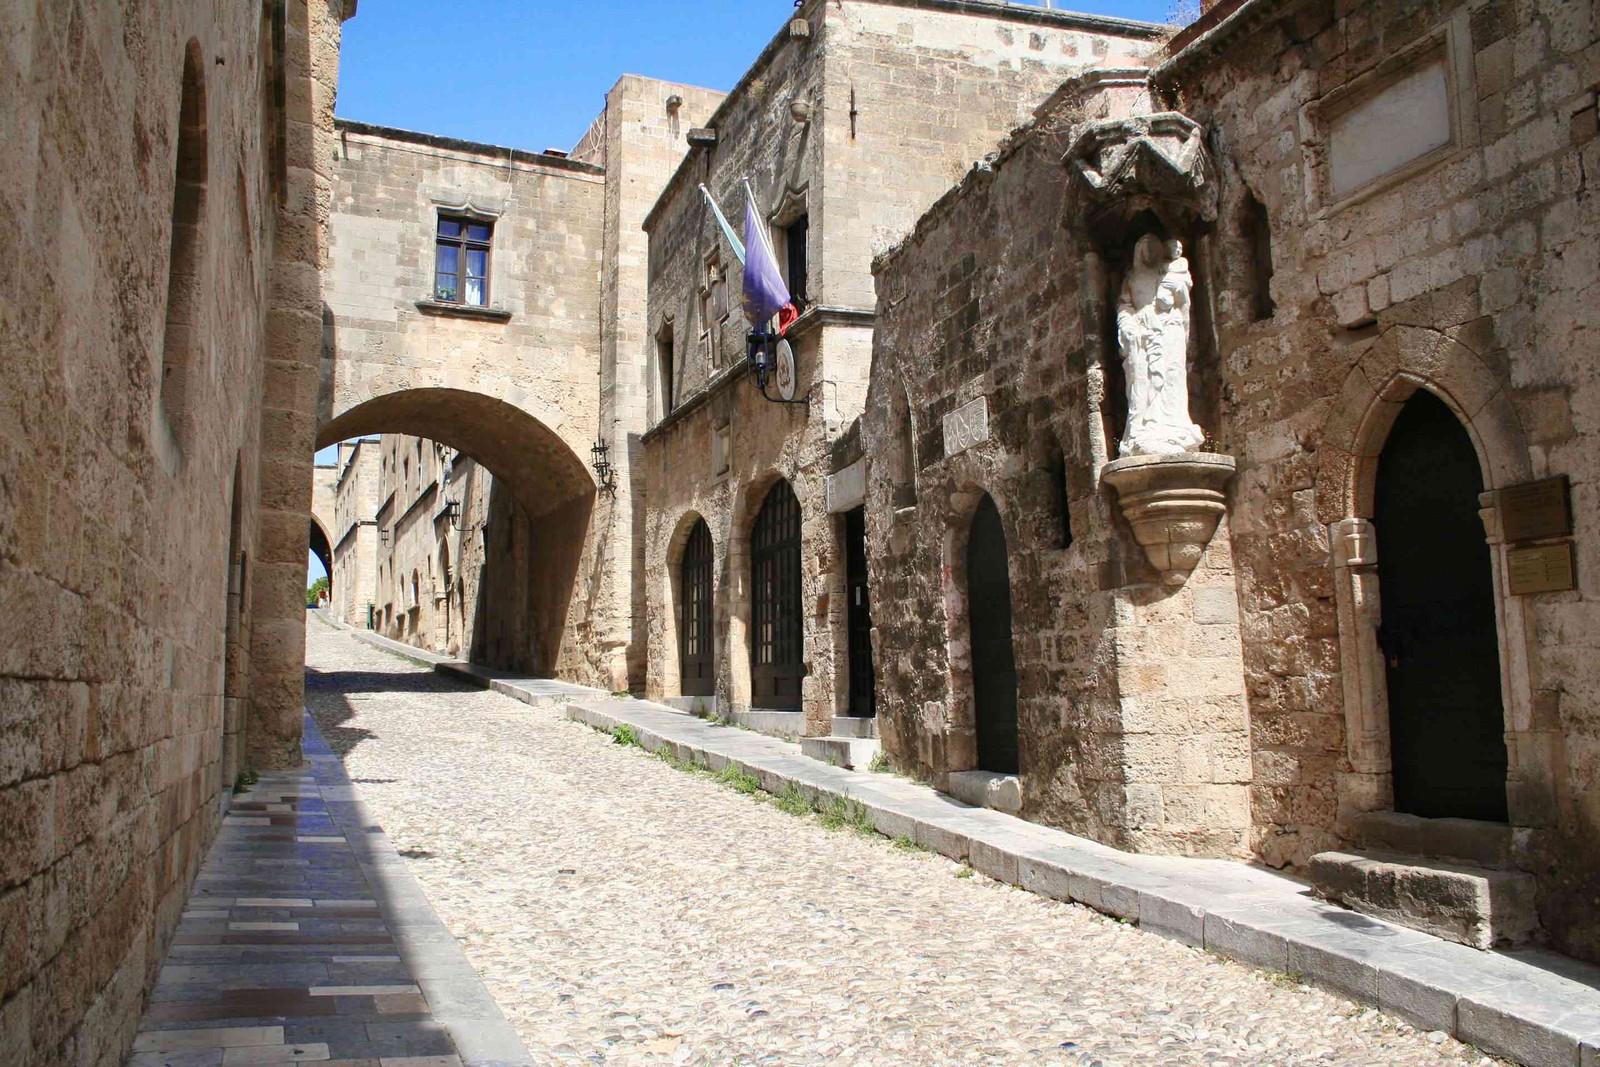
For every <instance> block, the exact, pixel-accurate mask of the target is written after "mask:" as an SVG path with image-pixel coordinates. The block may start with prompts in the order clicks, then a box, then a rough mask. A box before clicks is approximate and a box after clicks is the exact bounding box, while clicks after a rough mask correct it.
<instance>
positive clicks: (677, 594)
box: [659, 508, 727, 703]
mask: <svg viewBox="0 0 1600 1067" xmlns="http://www.w3.org/2000/svg"><path fill="white" fill-rule="evenodd" d="M702 522H704V523H705V524H706V529H707V530H708V531H710V532H711V599H710V602H709V603H707V605H706V609H707V610H708V611H709V612H710V613H711V626H710V630H711V662H712V664H713V666H714V667H716V668H717V670H716V673H715V674H714V675H713V677H712V681H713V686H714V688H715V689H718V690H720V689H721V687H722V678H721V673H722V672H721V669H720V665H721V663H722V662H723V655H722V652H723V648H724V645H723V643H722V630H723V628H722V626H721V625H720V624H719V622H720V619H721V617H722V615H721V609H722V603H721V600H722V598H721V596H720V594H721V593H722V591H723V588H722V587H723V583H722V581H721V580H720V578H721V575H722V573H723V571H722V568H723V566H724V565H725V564H726V563H727V552H726V546H724V545H720V544H718V543H717V535H716V532H715V531H714V530H712V528H711V523H710V522H709V521H708V520H707V519H706V518H705V516H704V515H702V514H701V513H700V511H699V510H698V509H696V508H687V509H685V510H684V512H683V514H681V515H679V516H678V521H677V523H676V525H674V526H673V528H672V536H670V537H669V538H667V549H666V552H665V558H666V575H665V577H666V582H665V588H664V589H663V590H662V592H663V594H664V596H665V598H666V605H665V606H666V610H665V611H664V612H663V613H662V619H661V626H662V631H661V635H660V639H659V641H660V648H661V651H662V654H661V656H660V657H659V662H660V664H661V692H662V694H663V695H664V696H668V697H681V696H683V695H684V693H683V665H682V651H683V650H682V645H681V642H682V633H681V629H680V626H679V613H680V612H681V611H682V609H683V597H684V595H685V594H684V589H683V556H684V553H685V552H686V551H687V550H688V547H689V535H690V534H692V533H693V532H694V528H695V526H696V525H698V524H699V523H702ZM698 699H703V700H709V701H712V702H713V703H714V702H715V700H716V695H715V693H713V694H712V695H711V696H709V697H701V698H698Z"/></svg>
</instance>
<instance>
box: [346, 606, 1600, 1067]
mask: <svg viewBox="0 0 1600 1067" xmlns="http://www.w3.org/2000/svg"><path fill="white" fill-rule="evenodd" d="M352 632H354V633H355V634H357V635H358V636H360V637H362V638H363V639H365V640H368V641H370V642H371V643H372V644H374V645H377V646H378V647H380V648H391V650H392V651H396V652H397V653H399V654H400V655H405V656H408V657H409V658H413V659H417V660H418V661H420V662H431V663H433V664H434V666H435V669H436V670H438V671H440V672H442V673H448V674H451V675H453V676H456V677H461V678H463V679H464V680H468V681H472V682H474V683H476V684H479V685H483V686H484V687H486V688H492V689H495V690H497V691H499V692H502V693H505V694H506V695H508V696H511V697H513V698H514V699H517V700H521V701H523V702H524V703H529V704H535V703H537V704H546V703H549V704H555V703H564V704H565V705H566V714H567V717H568V718H571V719H574V720H576V721H579V722H583V723H586V724H588V725H590V726H594V727H599V728H601V729H607V730H610V729H615V728H616V727H617V726H620V725H622V724H624V723H626V724H627V725H629V726H632V727H633V729H634V732H635V734H636V735H637V736H638V738H639V742H640V744H641V745H642V746H643V747H644V748H645V749H646V750H648V751H651V752H654V751H657V750H658V749H662V748H665V749H667V750H669V751H670V752H671V753H672V755H673V756H675V757H676V758H678V759H681V760H685V761H687V760H693V759H698V760H703V761H704V762H705V763H706V764H707V765H709V766H710V767H711V769H712V770H720V769H722V768H723V767H724V766H726V765H728V764H730V763H731V764H733V765H734V766H736V767H737V768H738V769H739V770H740V771H741V772H742V773H744V774H748V775H751V776H753V777H755V778H756V779H757V780H758V781H759V782H760V783H761V788H762V789H763V790H766V791H767V792H770V793H781V792H782V791H783V790H784V789H785V787H786V786H789V785H791V784H792V785H794V786H795V787H796V788H798V789H799V790H800V791H801V792H802V793H803V794H804V795H805V796H806V797H807V798H808V799H810V800H811V801H812V802H813V803H819V804H824V803H826V802H827V801H828V800H830V799H834V798H851V799H854V800H856V801H859V802H860V803H861V804H862V805H864V806H865V807H866V809H867V812H868V814H869V815H870V817H871V819H872V822H873V824H874V825H875V826H876V827H877V828H878V831H879V832H880V833H883V834H885V835H887V836H890V837H899V836H901V835H904V836H907V837H910V838H911V839H913V840H914V841H916V842H917V843H918V844H920V845H922V846H924V847H926V848H929V849H932V850H933V851H935V852H939V853H941V854H943V855H945V856H948V857H950V858H951V859H955V860H958V861H962V862H965V863H968V864H970V865H971V866H972V867H973V869H975V870H977V871H979V872H981V873H983V874H985V875H988V876H989V877H991V878H994V879H996V880H998V881H1002V882H1006V883H1008V884H1010V885H1015V886H1018V887H1019V888H1022V889H1026V890H1028V891H1029V892H1033V893H1037V894H1039V895H1040V896H1044V897H1049V898H1051V899H1053V900H1061V901H1071V902H1076V903H1080V904H1083V905H1086V906H1088V907H1091V908H1094V909H1095V910H1096V911H1100V912H1104V913H1106V914H1108V915H1112V916H1114V917H1116V918H1119V919H1123V920H1126V921H1128V922H1131V923H1136V924H1138V925H1139V926H1140V927H1142V928H1143V929H1145V930H1148V931H1150V932H1152V933H1156V934H1160V935H1161V936H1163V937H1169V938H1172V939H1173V940H1176V941H1181V942H1183V943H1185V944H1188V945H1193V946H1196V947H1200V948H1205V949H1207V950H1209V951H1212V952H1216V953H1217V954H1219V955H1223V956H1228V957H1230V958H1232V959H1236V960H1240V961H1242V962H1245V963H1250V964H1254V965H1255V966H1258V967H1263V968H1266V969H1268V970H1272V971H1277V972H1281V973H1289V974H1296V975H1298V976H1300V977H1301V978H1302V979H1303V980H1305V981H1308V982H1312V983H1315V984H1317V985H1320V986H1323V987H1324V988H1327V989H1331V990H1333V991H1335V992H1337V993H1341V994H1343V995H1345V996H1347V997H1350V998H1351V999H1352V1000H1356V1001H1359V1002H1361V1003H1365V1004H1371V1005H1374V1006H1376V1007H1378V1008H1380V1009H1381V1010H1383V1011H1386V1012H1388V1013H1390V1014H1391V1015H1395V1016H1398V1017H1400V1018H1402V1019H1405V1020H1406V1021H1407V1022H1410V1023H1412V1024H1414V1025H1416V1026H1418V1027H1421V1028H1422V1029H1425V1030H1443V1031H1444V1032H1446V1033H1448V1034H1451V1035H1453V1036H1455V1037H1457V1038H1459V1039H1461V1040H1462V1041H1465V1042H1467V1043H1469V1044H1472V1045H1476V1046H1477V1047H1478V1048H1481V1049H1483V1050H1484V1051H1486V1052H1490V1053H1493V1054H1495V1055H1498V1056H1503V1057H1506V1058H1508V1059H1512V1060H1515V1061H1517V1062H1519V1063H1524V1064H1528V1065H1530V1067H1600V967H1596V966H1593V965H1590V964H1586V963H1582V962H1579V961H1577V960H1572V959H1569V958H1567V957H1565V956H1561V955H1558V954H1556V953H1553V952H1549V951H1546V950H1542V949H1517V950H1510V951H1496V952H1485V951H1480V950H1478V949H1472V948H1468V947H1466V946H1464V945H1458V944H1454V943H1452V942H1449V941H1444V940H1441V939H1440V938H1436V937H1431V936H1429V935H1427V934H1424V933H1420V932H1418V931H1415V930H1409V929H1406V928H1405V927H1402V926H1397V925H1394V924H1392V923H1387V922H1383V921H1381V920H1378V919H1373V918H1369V917H1367V916H1365V915H1360V914H1358V913H1356V912H1353V911H1348V910H1346V909H1344V908H1341V907H1338V906H1336V905H1333V904H1329V903H1327V902H1326V901H1323V900H1320V899H1318V898H1317V897H1315V896H1314V895H1312V893H1311V891H1310V889H1309V887H1308V886H1307V885H1306V884H1305V883H1303V882H1299V881H1296V880H1295V879H1292V878H1289V877H1286V876H1284V875H1280V874H1276V873H1274V872H1272V871H1268V870H1264V869H1262V868H1258V867H1250V866H1247V865H1245V864H1242V863H1234V862H1230V861H1227V860H1199V859H1185V858H1182V857H1173V856H1141V855H1135V854H1131V853H1126V852H1119V851H1117V850H1116V849H1114V848H1111V847H1109V846H1106V845H1102V844H1099V843H1098V842H1094V841H1090V840H1087V839H1085V838H1081V837H1075V836H1073V835H1072V834H1068V833H1065V832H1063V831H1060V830H1053V829H1051V828H1049V827H1046V826H1040V825H1038V824H1037V823H1031V822H1027V821H1025V820H1022V819H1019V818H1017V817H1015V816H1012V815H1007V814H1005V813H1003V812H1000V811H994V810H991V809H987V808H976V807H972V806H970V805H968V804H965V803H962V802H961V801H960V800H958V799H956V798H955V797H952V796H948V795H946V794H944V793H940V792H938V791H936V790H934V789H932V788H930V787H928V786H923V785H918V784H916V783H915V782H911V781H908V780H906V779H904V778H900V777H897V776H893V775H887V774H874V773H871V772H869V771H852V770H846V769H844V768H842V767H835V766H830V765H829V764H827V763H824V762H822V761H820V760H815V759H811V758H808V757H806V756H803V755H801V754H800V753H799V752H798V751H797V749H796V747H795V745H794V743H793V742H786V741H781V740H778V739H777V738H773V737H767V736H764V735H762V734H758V733H754V732H752V731H750V730H739V729H735V728H732V727H728V726H720V725H717V724H715V723H711V722H707V721H704V720H702V719H698V718H695V717H693V716H691V715H686V714H684V713H683V712H682V711H679V710H676V709H674V708H669V707H666V706H665V705H661V704H654V703H650V702H648V701H642V700H631V699H616V698H613V697H611V696H610V695H609V694H605V693H601V692H599V691H598V690H593V689H589V690H585V689H583V688H582V687H581V686H568V685H567V684H566V683H561V682H551V681H550V680H548V679H518V678H515V677H512V676H508V675H503V674H501V673H500V672H494V671H487V670H485V669H483V668H479V667H471V666H468V665H466V664H461V663H453V662H450V661H449V660H447V659H445V658H444V657H431V658H425V657H427V655H428V654H423V655H418V654H417V653H418V651H419V650H417V649H415V648H412V647H410V646H406V645H397V643H396V642H393V641H389V640H387V639H385V638H381V637H378V636H377V635H376V634H372V633H369V632H365V631H360V630H353V631H352ZM391 646H394V647H391Z"/></svg>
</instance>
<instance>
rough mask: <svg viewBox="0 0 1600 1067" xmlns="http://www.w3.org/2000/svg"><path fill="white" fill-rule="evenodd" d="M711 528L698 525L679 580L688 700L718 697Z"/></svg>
mask: <svg viewBox="0 0 1600 1067" xmlns="http://www.w3.org/2000/svg"><path fill="white" fill-rule="evenodd" d="M711 557H712V551H711V527H709V526H707V525H706V520H704V519H698V520H696V521H695V524H694V529H692V530H690V531H689V541H688V543H687V544H686V545H684V548H683V563H682V566H681V569H680V571H679V576H678V578H679V580H678V597H679V600H678V681H679V691H680V692H681V693H682V694H683V695H684V696H686V697H708V696H713V695H715V694H716V691H717V676H716V673H715V672H714V671H713V669H712V664H711Z"/></svg>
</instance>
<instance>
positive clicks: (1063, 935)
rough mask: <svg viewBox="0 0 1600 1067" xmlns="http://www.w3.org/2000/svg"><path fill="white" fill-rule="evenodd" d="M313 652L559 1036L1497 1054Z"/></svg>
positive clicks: (506, 1005) (928, 1048)
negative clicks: (1484, 1052) (1478, 1049)
mask: <svg viewBox="0 0 1600 1067" xmlns="http://www.w3.org/2000/svg"><path fill="white" fill-rule="evenodd" d="M307 655H308V664H309V667H310V676H309V678H310V682H309V685H308V701H309V703H310V706H311V712H312V714H313V715H314V716H315V717H316V718H317V720H318V722H319V723H321V725H322V728H323V731H324V733H325V735H326V736H327V737H328V739H329V742H330V743H331V744H332V745H333V747H334V749H335V750H336V751H338V752H339V753H340V754H341V755H342V756H343V758H344V761H345V764H346V767H347V768H348V769H349V771H350V773H351V774H352V775H353V776H354V777H355V780H356V782H357V784H358V785H359V787H360V788H361V789H362V791H363V795H364V798H365V800H366V802H367V804H368V806H369V809H370V810H371V811H372V813H373V815H374V817H375V818H376V819H377V820H378V821H379V822H381V823H382V825H383V826H384V827H385V829H386V830H387V832H388V833H389V834H390V836H391V837H392V838H393V840H394V841H395V842H396V845H397V846H398V847H399V848H400V849H401V852H402V855H404V856H406V857H407V858H408V859H409V860H410V862H411V864H412V870H413V872H414V874H415V875H416V878H417V880H418V881H419V882H420V883H421V884H422V886H423V888H424V890H425V891H426V892H427V894H428V897H429V900H430V901H431V902H432V904H433V906H434V907H435V908H436V909H437V910H438V913H439V915H440V917H441V919H442V920H443V921H444V922H445V923H446V924H447V925H448V926H449V927H450V929H451V931H452V932H453V933H454V934H455V936H456V937H457V938H458V939H459V940H460V942H461V944H462V945H463V947H464V949H465V951H466V954H467V956H468V957H469V958H470V959H471V961H472V962H473V964H474V965H475V966H476V967H477V968H478V971H479V973H480V974H481V975H482V976H483V980H484V982H485V984H486V986H487V987H488V988H489V991H490V992H491V993H492V994H493V996H494V997H495V999H496V1000H497V1002H498V1003H499V1004H500V1006H501V1007H502V1009H503V1010H504V1011H505V1013H506V1016H507V1018H508V1019H509V1020H510V1021H511V1023H512V1025H513V1026H514V1027H515V1028H516V1029H517V1031H518V1033H519V1034H520V1035H521V1037H522V1038H523V1040H524V1042H525V1044H526V1046H527V1047H528V1048H529V1049H530V1051H531V1052H532V1053H533V1055H534V1056H535V1059H536V1061H537V1062H540V1063H546V1062H548V1063H553V1064H565V1063H602V1064H634V1063H638V1064H647V1063H648V1064H715V1065H719V1067H720V1065H724V1064H755V1063H761V1064H786V1065H787V1064H793V1065H810V1064H822V1063H828V1064H859V1065H866V1064H876V1065H880V1067H889V1065H894V1067H906V1065H922V1064H1011V1063H1041V1064H1070V1065H1075V1067H1078V1065H1088V1064H1095V1063H1098V1064H1102V1065H1105V1067H1112V1065H1125V1064H1126V1065H1132V1064H1163V1065H1167V1064H1194V1063H1207V1064H1212V1063H1215V1064H1239V1065H1243V1064H1274V1065H1276V1064H1309V1063H1318V1064H1324V1063H1330V1064H1351V1065H1357V1064H1359V1065H1363V1067H1366V1065H1373V1064H1467V1063H1481V1062H1490V1061H1488V1059H1487V1058H1486V1057H1484V1055H1483V1054H1482V1053H1481V1052H1478V1051H1476V1050H1472V1049H1469V1048H1467V1047H1466V1046H1464V1045H1462V1044H1460V1043H1458V1042H1456V1041H1454V1040H1452V1039H1450V1038H1448V1037H1447V1036H1446V1035H1444V1034H1443V1033H1437V1032H1435V1033H1426V1032H1423V1031H1421V1030H1418V1029H1417V1028H1415V1027H1412V1026H1410V1025H1407V1024H1404V1023H1401V1022H1397V1021H1395V1020H1394V1019H1392V1018H1389V1017H1387V1016H1385V1015H1383V1014H1382V1013H1380V1012H1377V1011H1375V1010H1373V1009H1371V1008H1363V1007H1361V1006H1359V1005H1356V1004H1353V1003H1351V1002H1350V1001H1349V1000H1347V999H1345V998H1344V997H1341V996H1338V995H1335V994H1333V993H1330V992H1327V991H1324V990H1321V989H1317V988H1313V987H1311V986H1309V985H1305V984H1301V983H1299V982H1298V981H1297V980H1295V979H1293V978H1292V977H1290V976H1288V975H1282V974H1280V975H1276V976H1273V975H1268V974H1264V973H1262V972H1261V971H1259V970H1256V969H1254V968H1251V967H1247V966H1244V965H1242V964H1239V963H1236V962H1233V961H1229V960H1224V959H1220V958H1218V957H1217V956H1216V955H1213V954H1209V953H1206V952H1204V951H1201V950H1198V949H1195V948H1193V947H1190V946H1187V945H1183V944H1180V943H1178V942H1176V941H1173V940H1169V939H1167V938H1164V937H1157V936H1153V935H1152V934H1150V933H1148V932H1146V931H1143V930H1140V929H1139V928H1138V927H1137V926H1135V925H1133V924H1131V923H1124V922H1118V921H1116V920H1115V919H1112V918H1108V917H1106V916H1104V915H1101V914H1099V913H1097V912H1095V911H1093V910H1091V909H1089V908H1086V907H1083V906H1081V905H1076V904H1064V903H1060V902H1058V901H1054V900H1050V899H1046V898H1044V897H1041V896H1037V895H1034V894H1030V893H1022V892H1018V891H1017V890H1016V889H1014V888H1012V887H1010V886H1007V885H1005V884H1003V883H1002V882H999V881H996V880H993V879H990V878H988V877H986V876H985V875H983V874H981V873H975V872H974V871H973V870H972V869H971V868H969V867H966V866H964V865H962V864H959V863H955V862H952V861H950V860H948V859H945V858H943V857H941V856H937V855H933V854H930V853H928V852H926V851H923V850H920V849H914V848H912V849H903V848H897V847H896V846H895V845H894V844H892V843H891V842H890V841H889V840H887V839H885V838H883V837H881V836H878V835H870V836H864V835H862V834H857V833H852V832H849V831H848V830H830V829H827V828H825V827H824V826H823V825H822V824H821V823H820V822H819V821H818V820H817V819H815V818H811V817H796V816H795V815H791V814H788V813H787V812H785V811H783V810H780V807H779V804H778V803H775V802H772V801H771V800H770V799H769V800H765V801H764V800H762V799H760V797H759V795H758V796H757V797H751V796H742V795H740V793H739V792H737V791H735V789H733V788H729V787H728V786H727V785H724V784H719V783H718V782H717V781H715V780H713V778H712V777H711V776H709V775H706V774H692V773H686V772H684V771H682V770H679V769H675V768H673V767H671V766H668V765H667V764H666V763H665V762H663V761H661V760H658V759H655V758H651V757H649V756H647V755H645V754H644V753H643V752H641V751H640V750H639V749H637V748H632V747H627V746H624V745H619V744H615V743H613V742H612V741H611V740H610V739H609V738H607V737H605V736H604V735H603V734H599V733H596V732H595V731H593V730H591V729H589V728H587V727H586V726H582V725H580V724H578V723H576V722H573V721H570V720H568V719H567V718H566V717H565V713H564V709H563V708H561V707H556V706H548V705H546V704H544V703H542V702H534V703H517V702H515V701H513V700H509V699H506V698H504V697H502V696H501V695H499V694H497V693H493V692H484V691H482V690H481V689H473V688H469V687H467V686H465V685H462V684H459V683H457V682H453V681H451V680H449V679H447V678H442V677H439V676H437V675H433V674H430V673H428V672H427V671H426V670H422V669H419V668H417V667H415V666H413V665H412V664H409V663H406V662H405V661H403V660H400V659H396V658H394V657H392V656H389V655H385V654H384V653H382V652H379V651H378V650H377V649H376V648H374V647H372V646H371V645H370V644H363V643H360V642H358V641H357V640H355V639H353V635H350V634H345V633H339V632H337V631H334V630H332V629H331V628H328V627H323V626H318V625H313V626H312V627H311V629H310V633H309V634H308V650H307ZM497 681H498V682H500V683H501V684H503V685H506V686H514V684H515V683H513V682H512V681H510V680H508V679H505V678H503V677H502V678H499V679H497ZM480 684H481V680H480ZM624 703H629V702H624ZM631 703H633V704H634V706H635V707H636V709H638V710H642V711H648V710H649V709H648V708H647V707H646V706H644V705H640V704H638V703H637V702H631ZM665 714H668V715H672V716H673V717H674V721H675V722H677V723H679V724H681V725H684V726H694V727H699V728H701V729H705V730H711V731H714V733H715V735H717V736H719V737H726V738H729V739H730V741H732V740H739V741H749V742H760V743H762V744H771V745H774V746H777V748H778V749H779V750H781V751H782V752H784V753H786V754H788V758H796V759H798V757H797V756H796V755H795V754H796V753H797V752H798V749H797V747H796V746H794V745H792V744H787V743H784V742H778V741H773V740H772V739H769V738H762V737H758V736H756V735H753V734H749V733H746V732H744V731H737V730H731V729H726V728H714V727H711V726H708V725H706V724H703V723H699V722H697V721H696V720H692V719H687V718H686V717H684V716H681V715H677V714H676V713H673V712H666V713H665ZM804 762H805V763H807V764H810V762H811V761H804ZM814 766H816V767H818V768H819V769H821V770H824V771H827V770H831V768H826V767H822V766H821V765H814ZM875 777H878V778H880V779H882V778H883V776H875ZM884 780H886V781H887V780H888V779H884ZM903 784H905V785H906V786H907V788H917V787H914V786H912V785H911V784H910V783H903ZM922 793H923V794H924V795H927V796H933V794H931V793H930V792H929V791H927V790H922ZM962 810H964V811H967V812H969V813H970V812H971V809H962Z"/></svg>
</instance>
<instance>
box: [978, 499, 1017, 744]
mask: <svg viewBox="0 0 1600 1067" xmlns="http://www.w3.org/2000/svg"><path fill="white" fill-rule="evenodd" d="M967 613H968V618H969V619H970V620H971V629H972V634H971V638H972V697H973V705H974V713H975V715H976V719H977V731H978V769H979V770H985V771H998V772H1000V773H1002V774H1015V773H1016V772H1017V770H1018V768H1019V763H1018V756H1017V663H1016V655H1015V652H1014V651H1013V649H1012V645H1011V574H1010V568H1009V566H1008V564H1007V562H1006V532H1005V528H1004V527H1003V526H1002V525H1001V523H1000V509H999V508H997V507H995V503H994V500H993V499H991V498H990V497H989V496H987V495H986V496H985V497H984V498H983V500H982V502H980V503H979V504H978V511H977V514H975V515H974V516H973V517H972V536H971V537H970V539H969V540H968V541H967Z"/></svg>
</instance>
